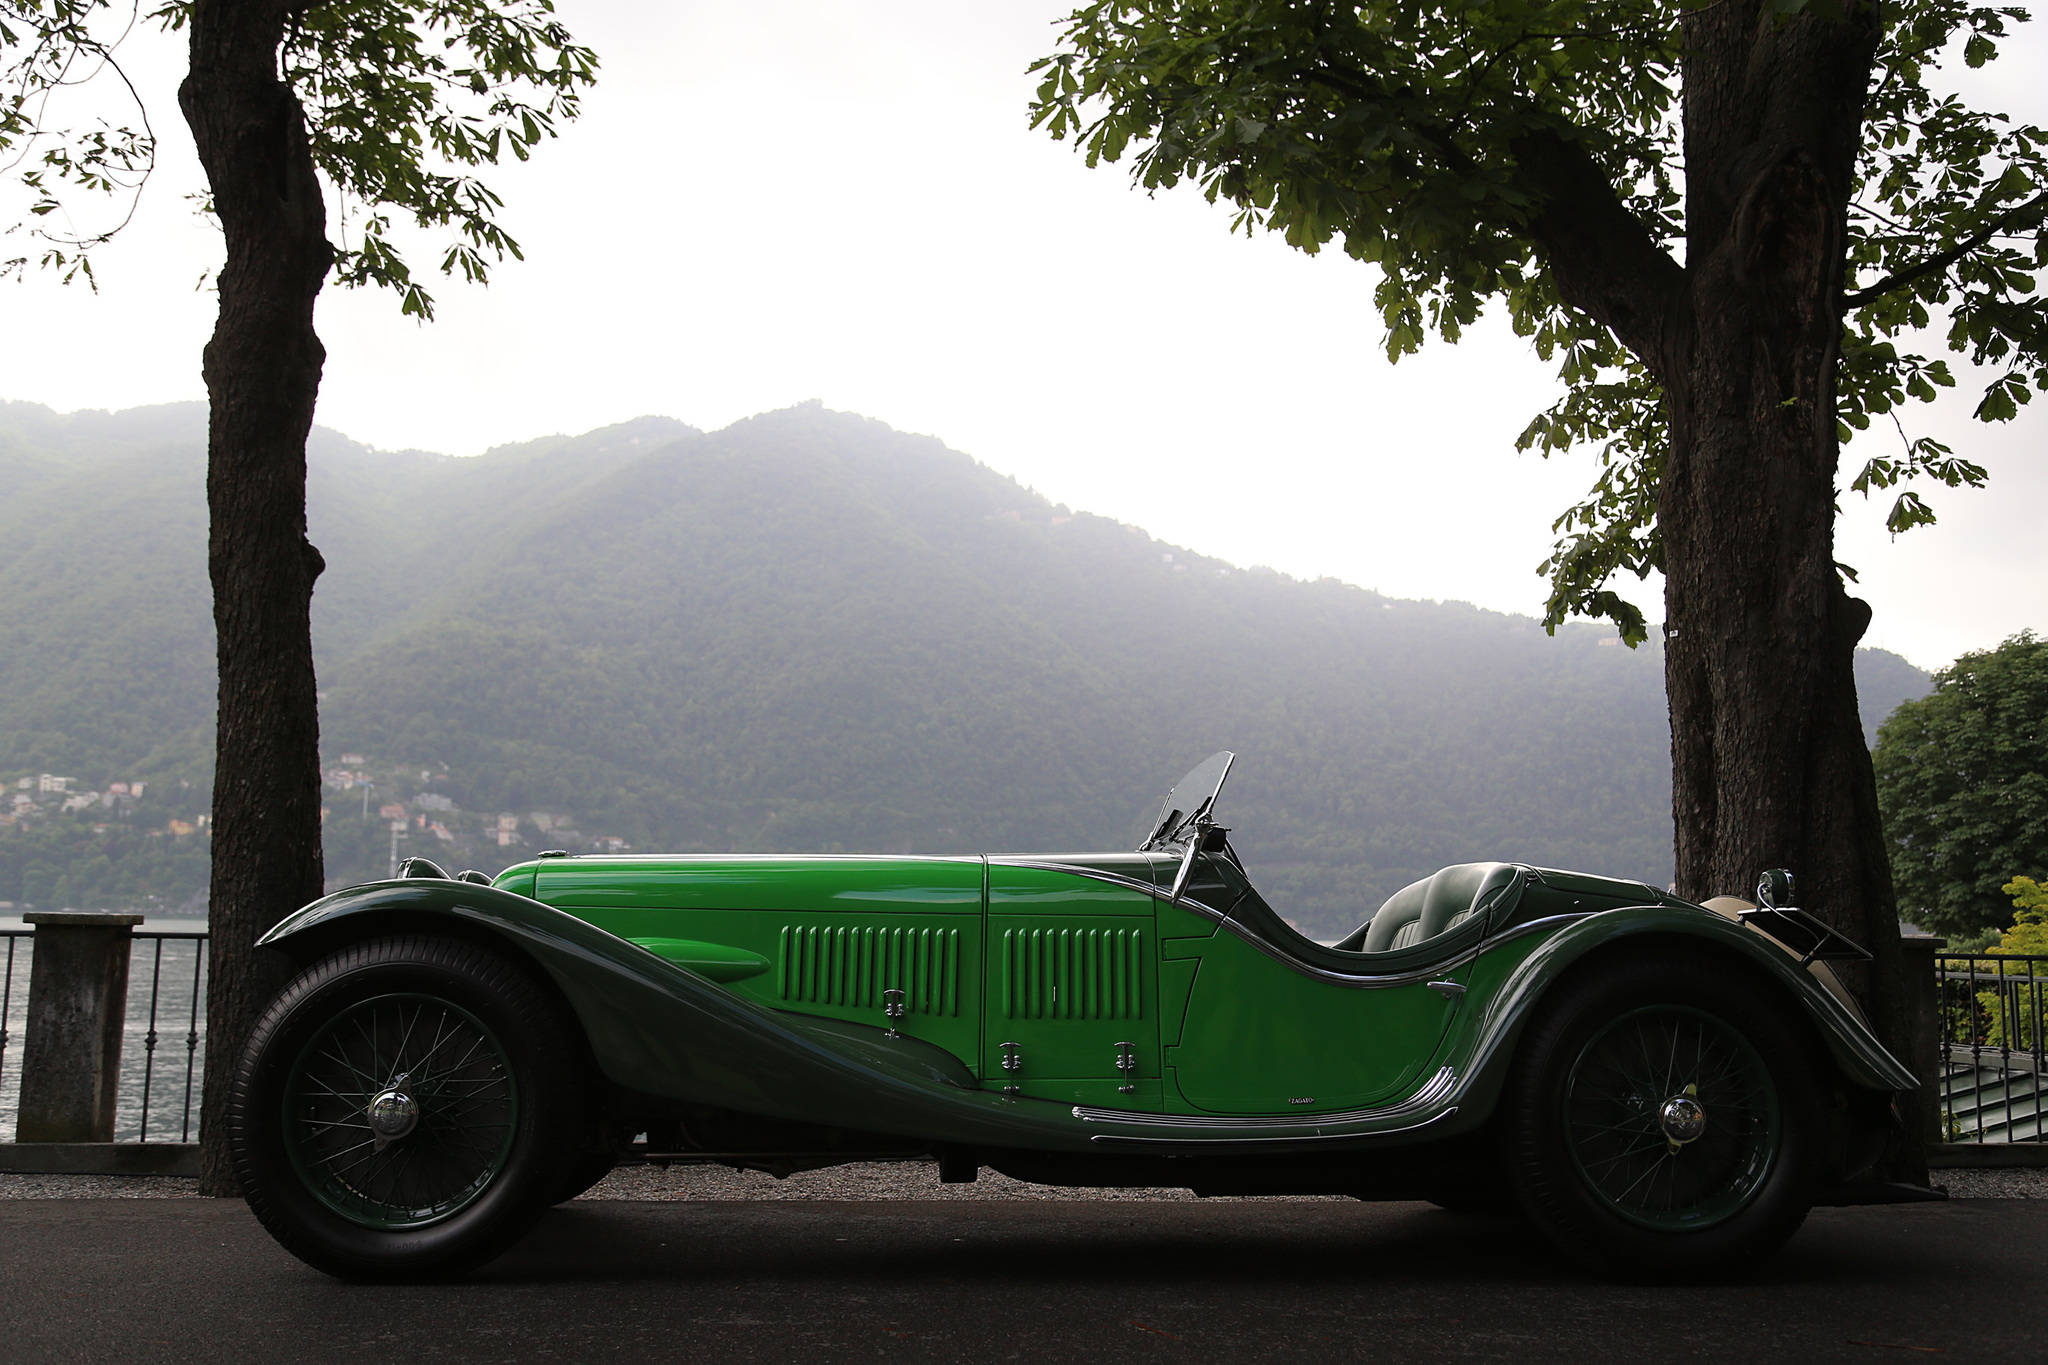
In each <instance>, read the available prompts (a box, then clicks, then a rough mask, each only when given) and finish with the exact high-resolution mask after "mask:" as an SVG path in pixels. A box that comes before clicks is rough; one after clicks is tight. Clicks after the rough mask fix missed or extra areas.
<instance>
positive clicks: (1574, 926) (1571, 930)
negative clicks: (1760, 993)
mask: <svg viewBox="0 0 2048 1365" xmlns="http://www.w3.org/2000/svg"><path fill="white" fill-rule="evenodd" d="M1531 927H1533V926H1525V927H1524V930H1523V932H1528V930H1529V929H1530V928H1531ZM1656 939H1665V940H1679V941H1691V942H1693V943H1696V944H1699V945H1702V946H1704V945H1709V944H1711V945H1714V946H1717V947H1720V948H1722V949H1725V950H1728V951H1730V952H1732V953H1734V954H1736V955H1738V956H1739V957H1741V958H1742V959H1743V960H1744V961H1745V962H1749V963H1751V964H1753V965H1755V966H1756V967H1757V968H1758V969H1759V970H1760V971H1761V972H1762V973H1763V974H1764V975H1765V976H1766V977H1768V978H1769V979H1770V980H1771V981H1773V982H1775V983H1776V984H1777V985H1778V986H1779V988H1780V989H1781V990H1782V991H1783V992H1784V993H1785V995H1787V996H1788V997H1789V998H1791V999H1792V1000H1794V1001H1796V1002H1797V1003H1798V1005H1799V1008H1800V1009H1801V1010H1802V1011H1803V1012H1804V1013H1805V1015H1806V1017H1807V1018H1808V1019H1809V1020H1811V1021H1812V1023H1813V1025H1814V1028H1815V1030H1816V1032H1818V1033H1819V1035H1820V1038H1821V1041H1822V1042H1823V1043H1824V1044H1825V1045H1826V1047H1827V1049H1828V1053H1829V1055H1830V1056H1831V1057H1832V1058H1833V1059H1834V1061H1835V1064H1836V1065H1837V1066H1838V1067H1840V1068H1841V1071H1842V1074H1843V1076H1844V1077H1845V1078H1846V1079H1848V1080H1849V1081H1850V1082H1851V1083H1853V1084H1855V1085H1859V1086H1864V1087H1866V1088H1868V1089H1871V1090H1878V1091H1900V1090H1911V1089H1913V1088H1914V1087H1915V1086H1916V1085H1918V1084H1919V1082H1918V1081H1917V1080H1916V1079H1915V1077H1914V1075H1913V1073H1912V1072H1911V1071H1909V1070H1907V1068H1906V1067H1905V1066H1904V1065H1903V1064H1901V1063H1900V1061H1899V1060H1898V1059H1897V1058H1896V1057H1894V1056H1892V1054H1891V1053H1890V1052H1888V1051H1886V1050H1885V1047H1884V1044H1882V1043H1880V1042H1879V1041H1878V1040H1877V1039H1876V1038H1875V1037H1874V1036H1873V1035H1872V1034H1871V1032H1870V1030H1869V1029H1868V1028H1867V1027H1865V1026H1864V1024H1863V1022H1862V1020H1860V1019H1858V1018H1857V1017H1856V1016H1855V1015H1854V1014H1852V1013H1850V1011H1849V1009H1848V1008H1847V1007H1846V1006H1845V1005H1843V1003H1842V1002H1841V1001H1839V1000H1837V999H1836V998H1835V997H1834V996H1833V995H1832V994H1830V993H1829V992H1828V990H1827V989H1826V988H1825V987H1824V986H1822V985H1821V983H1820V982H1819V981H1817V980H1815V979H1814V977H1813V976H1811V975H1810V974H1808V973H1807V972H1806V971H1805V970H1803V969H1802V968H1801V967H1800V966H1799V964H1798V960H1797V959H1795V958H1793V957H1791V956H1790V955H1789V954H1787V953H1786V951H1785V950H1784V949H1783V948H1781V947H1779V946H1778V945H1777V944H1776V943H1774V942H1772V941H1771V940H1769V939H1767V938H1765V937H1764V936H1763V935H1762V934H1759V933H1757V932H1756V931H1755V930H1753V929H1750V928H1747V927H1745V926H1744V925H1741V924H1738V923H1736V922H1734V921H1732V920H1728V919H1725V918H1723V917H1722V916H1719V915H1716V914H1714V913H1713V912H1711V911H1700V912H1698V913H1686V912H1685V911H1683V910H1679V909H1675V908H1674V907H1672V906H1668V905H1645V906H1629V907H1624V908H1622V909H1618V910H1604V911H1600V912H1598V913H1595V914H1590V915H1584V916H1580V917H1576V918H1574V919H1573V920H1572V921H1571V922H1570V923H1567V924H1565V925H1563V926H1562V927H1560V928H1558V929H1556V930H1555V931H1554V932H1553V933H1551V934H1550V935H1549V936H1548V937H1546V938H1544V939H1543V940H1542V941H1541V942H1540V943H1538V945H1537V946H1536V947H1535V948H1534V949H1533V950H1531V951H1529V952H1528V953H1527V954H1526V955H1523V956H1522V957H1521V958H1520V960H1519V961H1518V962H1516V963H1515V964H1514V965H1513V967H1512V968H1511V969H1510V970H1509V971H1508V972H1507V974H1506V976H1505V979H1504V980H1502V981H1501V982H1500V984H1499V986H1498V987H1497V988H1495V989H1493V990H1491V991H1488V992H1487V993H1486V997H1485V998H1486V1007H1485V1009H1484V1010H1483V1011H1482V1012H1481V1014H1480V1015H1479V1017H1478V1018H1477V1020H1476V1021H1475V1022H1474V1023H1473V1024H1472V1025H1471V1026H1470V1032H1469V1033H1468V1034H1467V1039H1466V1045H1465V1047H1464V1048H1462V1049H1460V1051H1463V1052H1464V1053H1465V1064H1464V1065H1463V1066H1461V1067H1459V1071H1460V1072H1461V1074H1463V1075H1464V1076H1467V1077H1469V1078H1470V1082H1469V1085H1468V1086H1467V1087H1466V1089H1465V1093H1464V1094H1462V1095H1461V1096H1460V1097H1459V1098H1460V1099H1461V1100H1462V1102H1463V1103H1464V1104H1465V1106H1466V1113H1467V1114H1468V1115H1472V1116H1473V1117H1474V1118H1476V1117H1477V1116H1478V1115H1479V1114H1483V1113H1485V1112H1487V1111H1490V1110H1491V1109H1492V1107H1493V1101H1494V1099H1495V1098H1496V1097H1497V1096H1498V1095H1499V1093H1500V1090H1501V1087H1502V1085H1503V1084H1504V1082H1505V1079H1506V1069H1507V1067H1508V1065H1509V1064H1510V1062H1511V1061H1512V1059H1513V1057H1514V1052H1515V1045H1516V1043H1517V1042H1518V1041H1519V1040H1520V1037H1521V1033H1522V1030H1523V1028H1524V1027H1525V1026H1526V1025H1527V1024H1528V1022H1529V1019H1530V1018H1531V1017H1532V1016H1533V1015H1534V1014H1535V1012H1536V1010H1537V1009H1538V1007H1539V1006H1540V1004H1541V1002H1542V1000H1543V998H1544V997H1545V995H1547V994H1548V992H1549V991H1550V989H1551V988H1552V987H1553V986H1555V985H1556V984H1557V982H1558V981H1559V980H1560V979H1561V978H1563V977H1564V976H1565V974H1566V973H1568V972H1570V971H1571V970H1573V969H1574V968H1576V967H1577V966H1579V965H1580V964H1581V963H1582V962H1584V961H1585V959H1586V958H1587V957H1588V956H1589V955H1591V954H1593V953H1595V952H1598V951H1600V950H1602V949H1605V948H1610V947H1613V946H1615V945H1618V944H1642V945H1648V944H1649V943H1651V942H1652V941H1654V940H1656ZM1503 946H1505V945H1503ZM1486 956H1487V954H1484V953H1482V955H1481V959H1480V963H1479V964H1475V966H1479V965H1481V964H1483V963H1484V962H1485V959H1486Z"/></svg>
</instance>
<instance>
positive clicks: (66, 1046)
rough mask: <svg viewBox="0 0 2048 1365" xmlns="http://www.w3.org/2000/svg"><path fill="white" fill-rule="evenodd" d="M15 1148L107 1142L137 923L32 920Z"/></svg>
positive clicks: (72, 917)
mask: <svg viewBox="0 0 2048 1365" xmlns="http://www.w3.org/2000/svg"><path fill="white" fill-rule="evenodd" d="M22 919H23V920H25V921H26V922H27V923H29V924H32V925H34V926H35V931H36V937H35V949H36V951H35V965H34V966H33V967H32V968H31V969H30V972H29V981H28V1028H27V1031H26V1036H25V1037H24V1038H23V1040H22V1049H21V1109H20V1115H19V1118H18V1120H17V1123H16V1126H15V1133H14V1140H15V1141H16V1142H112V1141H113V1140H114V1092H115V1088H116V1084H117V1082H118V1081H119V1079H120V1075H121V1032H122V1029H123V1027H124V1026H125V1025H126V1023H127V1014H128V948H129V943H130V941H131V935H132V934H133V931H134V928H135V926H136V925H138V924H140V923H142V916H140V915H117V914H109V913H104V912H92V911H74V910H64V911H55V910H36V911H31V912H29V913H28V914H26V915H23V916H22Z"/></svg>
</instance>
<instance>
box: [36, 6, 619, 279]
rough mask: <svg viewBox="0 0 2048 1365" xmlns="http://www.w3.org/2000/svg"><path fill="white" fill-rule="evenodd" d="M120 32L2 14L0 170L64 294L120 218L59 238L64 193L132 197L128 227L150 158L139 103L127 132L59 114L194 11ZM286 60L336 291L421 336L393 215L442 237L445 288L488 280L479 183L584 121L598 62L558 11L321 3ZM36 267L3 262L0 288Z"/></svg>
mask: <svg viewBox="0 0 2048 1365" xmlns="http://www.w3.org/2000/svg"><path fill="white" fill-rule="evenodd" d="M121 17H122V16H121V13H120V6H118V5H116V4H115V3H114V2H113V0H0V51H4V52H5V53H6V57H5V59H4V60H0V156H6V155H8V154H9V153H12V160H11V161H8V162H6V163H5V165H6V167H7V168H8V169H10V170H13V171H14V172H15V173H16V175H17V176H18V178H19V179H20V181H21V183H22V184H23V186H24V187H25V188H26V189H27V190H29V191H30V194H31V204H30V208H29V215H30V220H31V224H32V225H33V226H32V227H31V231H32V232H33V234H34V235H36V236H38V237H40V238H42V239H43V241H44V243H45V248H44V251H43V253H42V256H41V263H42V264H43V265H45V266H48V267H51V268H55V269H58V270H60V271H61V272H63V274H64V276H65V278H67V279H69V278H72V277H73V276H75V275H79V274H82V275H83V276H84V277H85V278H86V279H87V280H88V281H89V280H90V279H91V278H92V264H91V251H92V249H93V248H94V247H97V246H99V245H102V244H104V243H105V242H106V241H107V240H109V239H110V238H111V237H112V236H113V235H114V233H115V232H118V231H119V230H120V227H121V226H122V225H124V224H125V223H126V221H127V217H125V216H124V217H123V218H122V219H121V220H120V222H119V223H117V224H116V225H115V226H114V227H112V228H106V229H99V230H94V231H71V230H68V229H65V228H60V227H58V226H55V225H56V224H60V223H64V222H66V221H68V219H67V215H66V214H65V212H64V210H65V209H66V207H67V206H66V202H65V198H64V195H65V191H66V190H76V191H86V192H91V193H103V194H109V195H116V196H118V195H121V194H128V195H130V196H131V202H130V206H129V210H128V213H129V215H130V216H132V213H133V203H132V196H134V195H138V194H139V193H140V192H141V188H142V184H143V181H144V180H145V179H146V178H147V177H148V175H149V173H150V172H151V170H152V169H153V168H154V166H155V159H156V142H155V137H154V135H153V134H152V133H151V131H150V129H149V124H148V116H147V111H146V110H144V109H143V108H142V107H141V101H140V99H139V97H138V98H137V100H136V107H137V111H138V112H137V126H136V127H133V128H129V127H120V128H115V127H111V126H108V125H106V124H104V123H99V124H98V125H97V126H95V127H91V128H84V129H80V128H71V127H67V126H63V125H61V124H59V123H57V122H55V121H53V119H52V116H51V105H52V101H53V99H55V97H57V96H58V95H59V94H61V92H63V91H64V90H65V89H66V88H67V87H70V86H75V85H79V84H82V83H84V82H85V81H87V80H90V79H92V78H93V77H94V76H96V75H97V74H99V73H100V72H101V71H102V70H111V71H112V72H114V73H115V75H116V76H117V77H119V79H121V80H122V81H123V82H124V83H125V82H126V79H127V78H126V77H125V75H121V71H120V64H119V61H118V56H119V52H118V49H119V48H120V47H121V45H122V43H123V42H124V41H125V40H126V39H127V37H128V35H129V33H130V31H131V30H132V29H133V28H134V27H135V26H136V24H137V23H138V22H140V21H144V20H147V21H151V22H154V23H155V24H156V25H158V26H159V27H160V28H162V29H164V30H166V31H171V32H176V31H179V30H182V29H184V28H185V27H186V25H187V24H188V23H189V22H190V19H191V0H168V3H165V4H162V5H160V6H159V7H158V8H156V9H153V10H150V11H148V12H147V13H146V14H145V13H143V12H142V11H141V9H140V8H139V5H138V6H135V7H131V8H130V10H129V12H128V14H127V16H126V19H125V22H123V23H122V24H121V25H120V27H119V32H118V33H117V34H116V35H115V36H113V37H111V38H106V37H101V36H100V34H99V27H98V26H99V25H102V24H107V23H108V22H109V21H110V20H119V19H121ZM279 60H280V69H281V72H282V74H283V76H284V79H285V81H286V83H287V84H288V85H289V86H290V88H291V90H292V92H293V94H295V95H296V96H297V97H298V99H299V101H300V103H301V105H302V106H303V107H304V109H305V113H306V124H307V132H308V134H309V138H310V142H311V150H312V153H313V161H314V164H315V165H316V166H317V167H318V168H319V172H320V174H321V176H322V178H323V179H324V180H325V182H326V184H327V186H328V187H329V188H330V189H331V190H332V191H333V192H334V193H335V194H336V195H337V196H338V197H339V199H340V201H341V203H340V209H341V215H340V216H341V226H342V236H343V241H342V242H341V243H340V244H339V246H338V249H337V251H336V260H335V279H336V280H337V281H338V282H339V283H341V284H343V285H346V286H350V287H355V286H361V285H380V286H383V287H386V288H389V289H392V290H394V291H396V292H397V294H398V295H399V299H400V307H401V309H402V311H403V312H404V313H406V314H408V315H412V316H416V317H419V318H421V319H423V320H424V319H428V318H431V317H432V316H433V312H434V300H433V296H432V295H431V294H429V293H428V292H427V290H426V288H425V287H424V286H423V285H422V284H421V282H420V281H419V280H418V279H417V278H415V276H414V274H413V270H412V267H411V265H410V264H409V263H408V261H407V260H406V258H405V254H404V252H403V250H402V249H401V248H400V246H399V244H398V243H397V241H396V240H395V239H394V238H393V236H392V229H393V215H394V214H396V215H399V216H402V217H404V218H406V219H409V220H410V221H411V223H412V224H413V225H415V226H416V227H419V228H423V229H434V230H441V231H445V233H446V235H447V245H446V247H445V248H444V249H443V252H442V256H441V261H440V269H441V271H442V273H444V274H448V275H458V274H459V275H460V276H462V277H463V278H464V279H466V280H469V281H471V282H479V281H483V280H486V279H488V278H489V275H490V268H491V266H492V264H494V263H495V262H497V261H500V260H503V259H504V258H505V257H506V256H507V255H510V256H513V257H515V258H516V257H518V256H519V255H520V248H519V243H518V241H517V240H515V239H514V238H513V237H512V236H511V234H510V233H508V232H507V231H506V230H505V228H504V226H503V224H502V223H500V221H499V218H498V211H499V209H500V208H502V207H503V201H502V200H501V199H500V198H499V197H498V195H497V194H496V193H495V192H494V191H493V190H491V188H490V187H489V186H487V185H486V184H484V183H483V181H481V180H480V179H478V178H477V177H476V175H475V174H474V172H475V171H476V170H477V169H478V168H480V167H484V166H495V165H498V164H499V163H500V161H501V160H502V158H504V157H505V156H507V155H510V156H512V157H513V158H515V159H517V160H521V161H524V160H525V159H526V158H527V157H528V156H529V155H530V154H531V152H532V149H533V148H534V147H535V146H537V145H538V144H539V143H540V142H542V141H543V140H545V139H547V138H550V137H553V136H555V134H556V130H557V129H558V128H559V126H560V125H561V124H562V123H564V122H566V121H568V120H570V119H573V118H575V117H576V116H577V114H578V113H579V112H580V101H581V99H582V91H583V90H584V88H586V87H588V86H589V85H591V84H592V83H594V81H595V80H596V76H597V56H596V54H595V53H593V52H592V51H591V50H590V49H589V48H587V47H584V46H582V45H580V44H578V43H577V42H576V41H575V40H574V39H573V38H572V37H571V35H570V34H569V31H568V29H567V28H565V27H564V26H563V24H562V23H561V22H560V20H558V19H557V18H556V17H555V7H554V4H553V0H325V3H322V4H318V5H311V6H302V7H299V8H298V9H297V12H296V13H295V14H294V16H293V17H292V19H291V21H290V23H289V25H288V26H287V29H286V34H285V41H284V44H283V47H282V49H281V51H280V54H279ZM129 88H130V91H131V93H132V90H133V88H132V87H129ZM45 224H48V225H50V226H44V225H45ZM351 225H353V226H354V229H355V230H354V233H353V240H350V237H351V234H350V227H351ZM20 226H22V225H20V224H16V225H13V226H12V227H10V229H9V230H10V231H14V230H17V229H18V228H19V227H20ZM27 263H28V258H27V257H26V256H18V257H15V258H13V259H11V260H7V261H4V262H0V273H16V274H18V273H19V272H20V271H21V270H22V269H23V268H24V267H25V266H26V265H27Z"/></svg>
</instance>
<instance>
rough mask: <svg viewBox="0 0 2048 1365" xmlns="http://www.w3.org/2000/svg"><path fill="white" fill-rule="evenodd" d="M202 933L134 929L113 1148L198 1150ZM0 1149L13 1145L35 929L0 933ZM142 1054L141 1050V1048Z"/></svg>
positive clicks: (202, 1053)
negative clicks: (186, 1146) (147, 1145)
mask: <svg viewBox="0 0 2048 1365" xmlns="http://www.w3.org/2000/svg"><path fill="white" fill-rule="evenodd" d="M206 941H207V935H206V934H204V933H189V932H187V933H180V932H173V931H159V930H150V929H137V930H135V931H134V934H133V940H132V943H131V946H130V949H129V966H128V1000H127V1005H126V1022H125V1035H124V1042H123V1045H122V1048H121V1073H120V1084H119V1088H118V1092H117V1097H116V1100H115V1109H114V1140H115V1141H116V1142H193V1141H196V1140H197V1138H198V1132H199V1095H200V1088H201V1086H202V1085H203V1084H204V1083H205V1077H206ZM0 944H4V947H0V1142H12V1141H13V1140H14V1123H15V1115H16V1111H17V1109H18V1107H19V1105H20V1101H21V1044H22V1040H23V1036H24V1034H25V1032H26V1025H27V1019H28V983H29V973H30V971H31V970H32V968H33V963H34V960H35V931H34V930H33V929H0ZM138 1043H139V1044H140V1046H137V1044H138Z"/></svg>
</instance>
